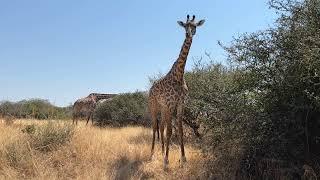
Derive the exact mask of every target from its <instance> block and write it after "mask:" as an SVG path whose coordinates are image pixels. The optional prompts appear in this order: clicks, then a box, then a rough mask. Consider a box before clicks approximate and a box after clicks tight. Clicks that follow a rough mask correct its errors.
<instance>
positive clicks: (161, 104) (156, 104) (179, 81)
mask: <svg viewBox="0 0 320 180" xmlns="http://www.w3.org/2000/svg"><path fill="white" fill-rule="evenodd" d="M204 22H205V20H200V21H198V22H196V21H195V15H193V17H192V19H191V20H189V15H187V21H186V22H182V21H178V24H179V25H180V26H181V27H183V28H184V29H185V40H184V43H183V45H182V48H181V51H180V54H179V56H178V59H177V60H176V61H175V62H174V64H173V66H172V68H171V70H170V71H169V72H168V73H167V74H166V76H164V77H163V78H161V79H160V80H158V81H156V82H155V83H154V84H153V85H152V87H151V88H150V90H149V97H148V106H149V110H150V114H151V119H152V128H153V136H152V145H151V159H152V156H153V153H154V143H155V133H156V131H157V130H158V128H160V140H161V150H162V154H164V153H165V154H164V161H163V165H164V169H167V166H168V164H169V160H168V156H169V143H170V138H171V134H172V117H173V115H176V117H177V122H178V134H179V140H180V149H181V158H180V166H181V167H182V166H183V164H184V163H185V162H186V157H185V151H184V144H183V128H182V116H183V109H184V101H185V97H186V95H187V92H188V87H187V85H186V82H185V80H184V69H185V65H186V61H187V57H188V54H189V50H190V47H191V43H192V38H193V36H194V35H195V34H196V29H197V27H198V26H201V25H202V24H203V23H204ZM158 113H160V115H161V121H160V127H159V122H158V120H157V115H158ZM165 126H166V149H165V151H164V135H163V133H164V128H165Z"/></svg>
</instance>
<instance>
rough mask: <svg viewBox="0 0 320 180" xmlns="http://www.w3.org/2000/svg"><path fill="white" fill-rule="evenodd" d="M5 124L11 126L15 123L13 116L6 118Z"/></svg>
mask: <svg viewBox="0 0 320 180" xmlns="http://www.w3.org/2000/svg"><path fill="white" fill-rule="evenodd" d="M4 122H5V124H6V125H7V126H10V125H12V124H13V123H14V118H13V117H12V116H5V117H4Z"/></svg>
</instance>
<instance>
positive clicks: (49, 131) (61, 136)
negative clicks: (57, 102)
mask: <svg viewBox="0 0 320 180" xmlns="http://www.w3.org/2000/svg"><path fill="white" fill-rule="evenodd" d="M24 131H25V132H26V133H28V135H29V137H30V141H31V146H32V148H33V149H35V150H40V151H44V152H48V151H51V150H55V149H57V148H58V147H59V146H61V145H63V144H65V143H67V142H68V141H70V139H71V137H72V135H73V127H72V126H70V125H66V124H57V123H55V124H54V123H47V124H46V125H44V126H35V125H28V126H26V127H25V129H24Z"/></svg>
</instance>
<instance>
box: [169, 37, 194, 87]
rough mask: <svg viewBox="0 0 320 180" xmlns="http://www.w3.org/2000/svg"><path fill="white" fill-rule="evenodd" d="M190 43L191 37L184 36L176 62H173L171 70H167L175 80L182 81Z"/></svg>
mask: <svg viewBox="0 0 320 180" xmlns="http://www.w3.org/2000/svg"><path fill="white" fill-rule="evenodd" d="M191 44H192V37H189V36H186V38H185V40H184V42H183V45H182V47H181V50H180V54H179V57H178V59H177V60H176V62H175V63H174V64H173V66H172V68H171V70H170V71H169V73H168V75H171V76H172V78H174V79H175V80H177V81H179V82H182V81H183V75H184V69H185V66H186V62H187V57H188V54H189V51H190V47H191Z"/></svg>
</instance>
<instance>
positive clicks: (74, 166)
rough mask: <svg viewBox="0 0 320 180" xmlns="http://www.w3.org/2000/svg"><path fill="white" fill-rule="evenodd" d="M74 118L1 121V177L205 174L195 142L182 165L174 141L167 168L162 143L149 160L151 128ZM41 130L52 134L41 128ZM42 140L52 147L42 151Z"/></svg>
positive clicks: (190, 176)
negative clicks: (102, 126) (105, 125)
mask: <svg viewBox="0 0 320 180" xmlns="http://www.w3.org/2000/svg"><path fill="white" fill-rule="evenodd" d="M70 122H71V120H70V121H68V122H63V121H52V122H47V121H36V120H20V121H15V122H14V123H13V124H11V125H6V124H5V123H4V122H3V123H0V161H1V164H0V179H21V178H31V179H68V178H71V179H150V178H151V179H196V178H201V177H202V178H204V177H203V176H204V174H205V169H203V167H204V164H205V160H206V158H205V157H204V155H203V154H202V153H201V151H200V150H199V149H197V148H194V147H192V146H191V145H188V144H187V146H186V153H187V154H186V156H187V158H188V163H187V164H186V166H185V167H184V168H179V162H178V159H179V157H180V153H179V148H178V145H175V144H173V145H172V153H171V154H170V162H171V163H170V169H169V171H167V172H165V171H163V168H162V160H163V158H162V155H161V153H160V148H159V147H158V145H157V147H156V152H155V155H156V157H155V159H154V160H153V161H149V159H148V158H149V154H150V141H151V130H150V129H147V128H142V127H124V128H106V129H100V128H97V127H93V126H85V125H84V124H82V123H81V124H80V126H77V127H73V126H70V125H69V124H70ZM32 127H35V128H32ZM58 129H61V131H59V130H58ZM37 130H41V131H42V132H47V134H45V133H37ZM66 130H70V131H72V133H67V135H68V136H69V137H67V136H63V135H61V134H64V135H65V134H66V133H65V132H66ZM52 132H54V133H56V135H55V136H56V137H57V138H58V139H59V140H58V141H57V140H55V139H51V137H50V133H51V134H52ZM48 134H49V135H48ZM57 134H58V135H57ZM63 138H65V139H67V140H66V141H61V139H63ZM68 138H70V140H68ZM39 142H42V143H47V146H49V147H52V148H48V149H45V150H43V148H42V149H41V148H39V146H38V145H39ZM40 144H41V143H40ZM202 178H201V179H202Z"/></svg>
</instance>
